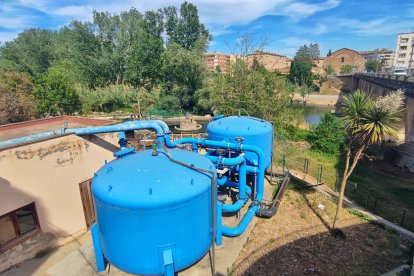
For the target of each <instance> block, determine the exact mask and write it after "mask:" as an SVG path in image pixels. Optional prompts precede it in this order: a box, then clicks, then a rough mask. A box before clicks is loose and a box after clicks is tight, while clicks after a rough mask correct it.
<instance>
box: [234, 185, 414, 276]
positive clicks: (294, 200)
mask: <svg viewBox="0 0 414 276" xmlns="http://www.w3.org/2000/svg"><path fill="white" fill-rule="evenodd" d="M318 205H319V207H318ZM322 205H323V206H322ZM335 208H336V206H335V204H334V203H333V202H331V201H330V200H329V199H328V198H326V197H325V196H324V195H321V194H319V193H316V192H311V191H308V190H304V189H303V188H298V187H296V189H289V190H288V191H287V193H286V196H285V198H284V199H283V201H282V204H281V207H280V209H279V212H278V214H277V215H276V216H275V217H273V218H271V219H268V220H265V219H262V220H260V221H259V222H258V223H257V224H256V227H255V229H254V230H253V231H252V233H251V235H250V238H249V240H248V242H247V243H246V244H245V246H244V248H243V250H242V251H241V253H240V255H239V256H238V259H237V260H236V262H235V263H234V264H233V268H232V271H231V273H230V274H231V275H379V274H381V273H385V272H387V271H390V270H392V269H393V268H395V267H398V266H400V265H402V264H404V263H406V262H408V261H409V260H412V256H413V254H414V246H413V244H411V243H410V242H408V241H407V240H405V239H404V238H402V237H400V236H399V235H398V234H396V233H394V232H392V231H390V230H387V229H383V228H382V227H380V226H378V225H376V224H375V223H370V222H369V221H367V220H366V219H365V218H364V217H362V218H360V217H358V216H356V215H355V213H353V212H352V210H348V211H346V210H345V211H344V212H343V216H342V219H341V221H340V222H339V227H340V228H341V229H342V230H343V232H344V234H345V237H335V236H333V235H332V234H331V232H330V230H331V229H330V225H332V219H333V217H334V212H335Z"/></svg>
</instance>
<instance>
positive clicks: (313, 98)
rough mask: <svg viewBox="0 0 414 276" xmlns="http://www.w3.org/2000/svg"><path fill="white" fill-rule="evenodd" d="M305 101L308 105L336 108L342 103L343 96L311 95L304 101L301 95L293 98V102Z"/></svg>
mask: <svg viewBox="0 0 414 276" xmlns="http://www.w3.org/2000/svg"><path fill="white" fill-rule="evenodd" d="M304 100H305V103H306V104H311V105H324V106H336V105H338V104H340V103H341V101H342V96H341V95H320V94H309V95H308V96H306V97H305V99H303V97H302V96H301V95H300V94H297V93H296V94H295V95H294V96H293V101H294V102H297V103H303V101H304Z"/></svg>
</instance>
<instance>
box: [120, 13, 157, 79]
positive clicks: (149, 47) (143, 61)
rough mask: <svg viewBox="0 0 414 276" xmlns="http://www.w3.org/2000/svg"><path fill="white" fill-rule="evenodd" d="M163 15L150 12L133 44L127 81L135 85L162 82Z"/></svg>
mask: <svg viewBox="0 0 414 276" xmlns="http://www.w3.org/2000/svg"><path fill="white" fill-rule="evenodd" d="M163 24H164V23H163V15H162V13H160V12H154V11H148V12H146V13H145V15H144V18H143V19H142V20H141V23H140V28H141V29H140V32H139V33H138V36H137V39H136V40H135V41H133V42H132V45H131V51H130V52H129V58H128V59H127V69H126V76H127V81H128V82H129V83H131V84H133V85H136V86H141V85H145V84H150V85H151V86H152V85H155V84H156V83H159V82H160V81H161V71H160V67H161V54H162V53H163V51H164V42H163V38H162V34H163Z"/></svg>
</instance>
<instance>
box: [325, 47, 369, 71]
mask: <svg viewBox="0 0 414 276" xmlns="http://www.w3.org/2000/svg"><path fill="white" fill-rule="evenodd" d="M347 65H349V66H351V67H352V72H361V71H363V70H365V58H364V57H363V56H362V55H360V54H359V53H358V52H357V51H354V50H351V49H348V48H342V49H339V50H337V51H335V52H333V53H332V54H331V55H330V56H329V57H326V58H325V60H324V67H325V68H326V67H328V66H332V68H333V69H334V71H335V73H341V72H342V68H343V66H347Z"/></svg>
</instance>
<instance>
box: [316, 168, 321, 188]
mask: <svg viewBox="0 0 414 276" xmlns="http://www.w3.org/2000/svg"><path fill="white" fill-rule="evenodd" d="M316 181H317V183H316V184H321V183H322V164H319V165H318V177H317V179H316Z"/></svg>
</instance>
